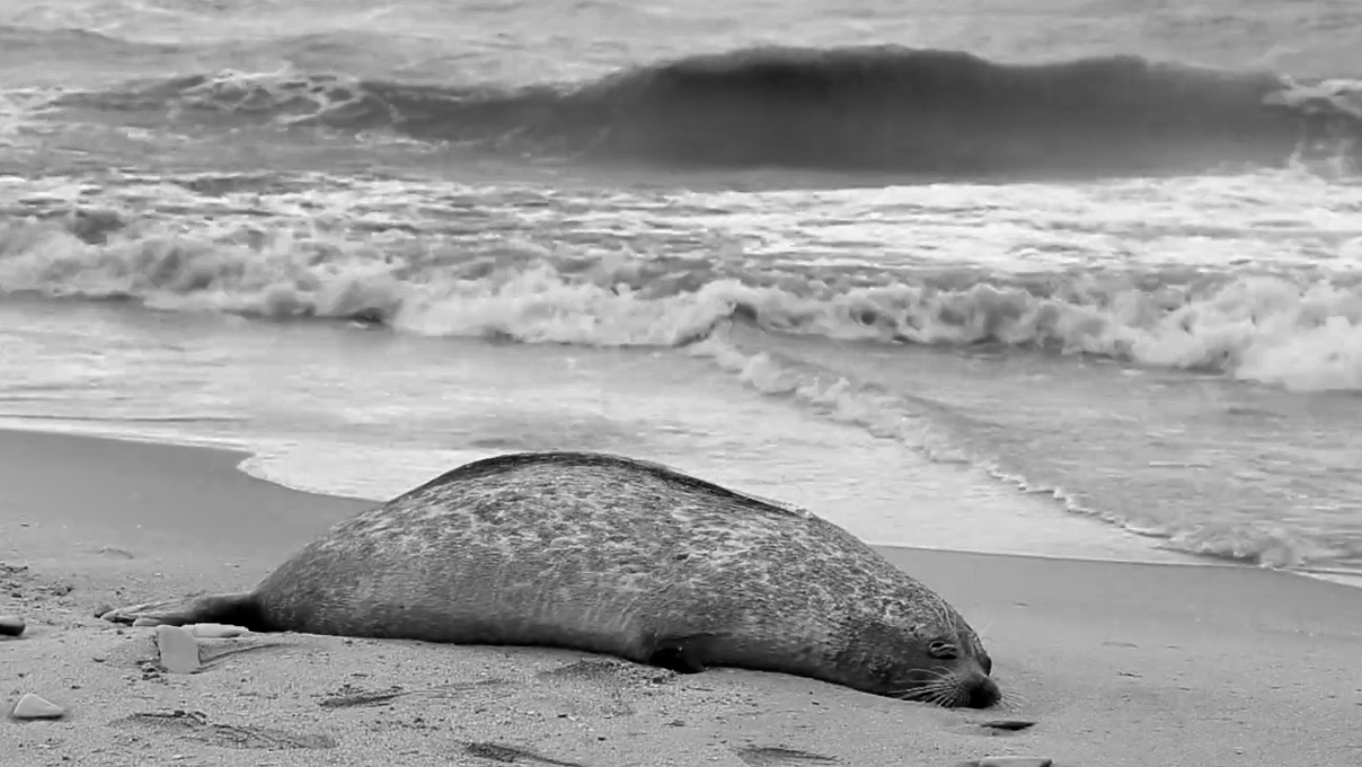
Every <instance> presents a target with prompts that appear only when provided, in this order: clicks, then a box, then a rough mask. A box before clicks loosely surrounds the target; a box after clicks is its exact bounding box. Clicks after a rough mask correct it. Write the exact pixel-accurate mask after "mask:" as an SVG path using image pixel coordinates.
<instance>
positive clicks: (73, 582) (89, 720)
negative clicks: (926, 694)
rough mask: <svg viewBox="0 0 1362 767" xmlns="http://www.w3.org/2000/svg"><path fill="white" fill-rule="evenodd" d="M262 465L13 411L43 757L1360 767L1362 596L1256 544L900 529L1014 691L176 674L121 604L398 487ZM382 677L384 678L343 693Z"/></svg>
mask: <svg viewBox="0 0 1362 767" xmlns="http://www.w3.org/2000/svg"><path fill="white" fill-rule="evenodd" d="M238 461H239V458H238V454H237V453H235V452H233V451H226V450H218V449H205V448H192V447H182V446H173V445H161V444H156V443H149V442H129V441H124V440H110V439H103V438H90V437H75V436H69V435H56V434H50V433H43V432H17V431H0V586H3V587H4V588H3V589H0V614H16V615H20V616H21V617H23V618H25V619H26V620H27V621H28V626H29V628H28V631H27V632H26V633H25V635H24V636H23V637H21V638H19V639H17V640H15V639H0V647H3V650H4V652H0V681H3V682H4V683H5V684H4V686H5V688H6V689H7V690H8V691H9V692H7V693H6V696H5V697H4V703H5V705H6V706H10V705H13V703H14V701H15V700H16V699H17V697H18V696H19V695H21V694H24V693H33V694H37V695H41V696H44V697H46V698H48V699H49V700H52V701H53V702H55V703H57V704H58V705H60V706H62V707H63V708H65V709H66V710H67V711H68V715H67V717H66V718H65V719H63V720H61V721H58V722H51V723H27V724H20V723H18V722H13V721H7V720H6V721H0V728H8V732H7V733H6V735H7V736H9V737H10V742H11V743H12V744H13V745H12V746H7V747H6V748H7V749H8V748H13V749H15V751H13V752H12V753H16V754H18V763H21V764H27V763H30V762H33V763H37V761H35V760H41V762H42V763H49V762H51V763H56V761H55V760H58V759H67V758H69V759H70V760H73V761H75V762H76V763H80V764H92V765H103V764H110V765H123V764H131V763H168V762H169V761H171V760H176V759H182V760H184V763H186V764H214V765H227V766H228V767H237V766H238V765H241V766H242V767H245V766H246V765H254V764H259V763H260V759H261V758H264V757H265V755H264V754H261V753H257V752H258V751H260V750H262V749H263V750H268V752H269V753H268V761H270V762H271V763H272V764H276V765H287V766H289V767H292V765H299V767H302V766H303V765H309V764H315V763H317V760H318V759H324V760H325V761H327V762H328V763H330V764H342V765H352V764H353V765H364V764H375V763H381V762H383V761H384V760H390V759H391V755H392V754H394V753H400V754H402V755H403V758H402V763H403V764H408V765H427V764H429V765H432V766H433V765H445V764H450V763H467V764H470V765H471V764H478V763H485V760H481V761H480V760H479V759H476V758H473V756H476V755H477V754H478V753H486V749H488V748H493V747H495V748H516V749H529V750H531V751H533V752H534V753H537V754H540V755H546V756H547V757H548V758H551V759H556V760H558V761H559V762H560V763H568V764H579V765H584V766H586V767H625V766H626V765H628V766H629V767H636V766H638V765H677V766H678V767H689V766H690V765H694V764H701V763H705V764H710V763H713V764H724V765H733V767H742V765H744V764H747V765H751V764H775V762H771V761H765V762H754V761H751V759H754V758H757V757H754V756H752V755H753V754H756V753H762V754H767V756H769V755H770V754H773V753H787V752H788V751H802V752H805V753H808V754H815V755H819V756H823V757H825V758H827V759H831V760H833V762H829V763H834V762H835V763H842V764H851V765H856V766H857V767H880V766H881V765H883V767H899V766H900V765H903V764H922V765H926V766H928V767H933V766H935V765H941V767H950V766H951V765H956V764H958V763H959V762H962V761H967V760H971V759H979V758H982V757H985V756H991V755H1009V754H1010V755H1037V756H1044V757H1049V758H1052V759H1054V760H1055V763H1056V765H1058V766H1059V767H1081V766H1082V765H1092V764H1102V765H1104V766H1105V767H1144V765H1149V764H1167V765H1189V767H1191V766H1192V765H1196V766H1197V767H1200V766H1201V765H1208V764H1214V765H1247V766H1249V767H1257V766H1258V765H1262V766H1263V767H1269V766H1270V767H1279V765H1282V764H1297V763H1301V764H1304V763H1309V764H1319V765H1340V767H1341V766H1342V765H1345V764H1349V763H1350V762H1349V761H1348V760H1350V759H1355V758H1356V756H1357V747H1358V744H1357V743H1356V741H1355V737H1354V736H1353V735H1352V733H1353V732H1354V729H1353V724H1355V722H1356V719H1357V717H1358V716H1359V715H1360V714H1362V669H1359V668H1358V667H1357V665H1356V664H1355V663H1354V662H1353V660H1354V659H1355V657H1356V653H1357V651H1358V648H1359V647H1362V594H1359V593H1358V592H1357V590H1356V589H1352V588H1347V587H1344V586H1339V585H1334V584H1329V583H1324V582H1320V581H1316V580H1313V579H1309V578H1298V577H1292V576H1290V575H1288V574H1285V573H1280V572H1274V571H1271V570H1265V569H1261V568H1252V567H1244V566H1232V565H1231V566H1220V567H1215V566H1209V567H1208V566H1200V565H1189V566H1168V565H1163V564H1142V563H1119V562H1103V561H1088V560H1063V559H1052V558H1044V557H1024V556H1012V555H996V554H970V553H961V552H946V551H937V550H927V549H906V548H893V549H883V548H882V549H880V551H881V552H882V553H884V554H885V556H887V557H888V558H889V559H890V561H892V562H893V563H894V564H896V565H898V566H900V567H902V568H903V569H905V570H906V571H907V572H909V573H911V574H912V575H913V576H914V577H915V578H917V579H919V580H921V581H922V582H923V583H925V584H927V585H928V586H929V587H931V588H933V589H935V590H936V591H938V592H939V593H941V594H942V595H943V596H944V597H945V598H946V599H947V600H948V601H950V602H951V603H952V604H953V605H954V606H955V607H956V608H957V609H959V610H960V611H961V613H962V614H963V615H965V616H966V617H967V619H968V620H969V621H970V622H971V624H972V625H974V627H975V628H976V629H977V630H978V631H979V632H980V634H981V636H982V637H983V639H984V642H985V644H986V645H987V647H988V648H989V652H990V654H991V655H992V656H993V659H994V663H995V672H994V675H995V677H996V678H997V679H998V681H999V684H1000V685H1001V686H1002V687H1003V689H1004V692H1005V695H1006V696H1007V700H1008V703H1007V705H1006V706H1004V707H1002V708H994V709H990V710H985V711H961V710H953V711H948V710H944V709H936V708H932V707H929V706H925V705H922V704H912V703H905V702H903V701H895V700H892V699H887V698H880V697H876V696H872V695H866V694H863V693H857V692H854V691H851V690H847V689H845V688H840V687H835V686H832V685H827V684H823V683H819V682H814V681H812V680H808V679H802V678H797V677H789V676H785V675H782V674H770V673H759V672H750V671H743V670H734V669H711V670H709V671H706V672H703V673H701V674H694V675H685V676H680V677H674V678H673V677H670V676H667V675H666V674H661V672H659V671H657V670H656V669H649V668H645V667H642V666H636V665H633V664H626V663H618V662H614V661H611V660H610V659H609V658H604V657H601V656H592V655H588V654H585V653H580V652H573V651H566V650H556V649H551V648H537V647H484V646H451V645H429V644H425V643H420V642H407V641H398V640H365V639H347V638H341V637H323V636H311V635H297V634H265V635H248V636H246V637H242V638H238V639H219V640H207V641H205V642H204V643H203V646H202V647H201V650H202V652H203V657H204V659H205V666H204V667H203V668H202V669H201V670H200V671H199V672H197V673H194V674H188V675H185V674H170V673H168V672H164V671H161V670H158V668H157V666H156V665H155V662H154V659H155V651H154V644H153V642H152V636H153V634H154V632H153V631H152V630H151V629H145V628H131V629H124V628H119V627H115V626H113V625H112V624H108V623H105V622H103V621H101V620H99V619H97V618H95V617H93V614H94V613H95V612H96V610H97V609H98V608H101V607H104V606H111V605H122V604H132V603H136V602H142V601H148V600H152V599H158V598H167V597H174V596H180V595H183V594H186V593H190V592H193V591H198V590H207V591H213V592H221V591H234V590H241V589H249V588H250V587H251V586H253V585H254V583H255V582H257V581H258V580H259V579H260V578H261V577H263V575H264V574H266V573H267V572H269V571H270V570H271V569H273V568H274V567H275V566H276V565H278V564H279V563H280V561H282V560H283V558H285V557H286V556H287V555H288V553H289V552H290V551H291V550H292V549H294V548H296V547H297V546H299V545H301V544H302V543H304V542H306V541H308V540H311V539H312V538H313V537H315V536H316V535H317V534H319V533H320V532H321V531H322V530H324V529H325V528H327V527H329V526H330V525H331V524H333V523H334V522H336V521H338V520H340V519H343V518H345V517H348V516H350V515H352V514H354V513H355V512H356V511H358V510H360V509H362V508H369V507H371V506H372V505H373V504H372V502H370V501H356V500H353V499H342V498H332V497H327V496H319V495H314V494H309V493H303V492H300V491H293V490H288V489H286V488H282V487H280V486H277V485H274V484H271V483H269V482H266V481H264V480H260V479H256V478H253V477H250V476H247V475H245V474H243V473H241V472H239V471H236V469H235V466H236V464H237V462H238ZM73 477H74V478H78V481H73ZM660 674H661V675H660ZM356 694H373V695H378V696H379V697H380V698H381V700H380V701H379V702H378V703H374V704H373V705H354V706H351V705H348V704H341V703H336V702H335V701H338V700H348V699H349V698H350V697H353V696H354V695H356ZM383 696H387V697H383ZM328 701H330V702H328ZM177 710H179V711H181V712H184V711H189V712H194V714H193V715H192V716H190V715H187V714H180V715H176V714H173V712H174V711H177ZM168 712H170V713H168ZM166 717H171V718H170V719H166ZM999 718H1005V719H1024V720H1028V721H1034V722H1036V725H1035V726H1034V727H1032V728H1030V729H1028V730H1024V731H1021V732H1017V733H1009V734H1007V735H1003V736H1000V735H997V734H995V733H993V732H992V731H985V730H984V728H982V727H980V726H979V724H978V723H980V722H985V721H989V720H995V719H999ZM840 733H845V735H844V736H839V735H838V734H840ZM228 735H230V738H229V737H228ZM479 749H482V750H481V751H479ZM318 750H323V751H324V752H325V753H314V752H317V751H318ZM460 754H462V755H464V756H467V757H468V758H467V760H466V761H465V762H460V761H459V756H460ZM470 755H471V756H470Z"/></svg>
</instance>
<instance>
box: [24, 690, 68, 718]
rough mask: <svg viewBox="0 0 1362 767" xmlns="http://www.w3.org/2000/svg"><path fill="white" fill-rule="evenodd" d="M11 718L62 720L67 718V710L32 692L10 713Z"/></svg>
mask: <svg viewBox="0 0 1362 767" xmlns="http://www.w3.org/2000/svg"><path fill="white" fill-rule="evenodd" d="M10 716H11V717H13V718H15V719H61V718H62V717H63V716H66V710H65V709H63V708H62V707H61V706H58V705H57V704H56V703H53V702H52V701H50V700H47V699H45V698H40V697H38V696H37V695H34V694H33V693H31V692H30V693H26V694H25V695H24V697H22V698H20V699H19V702H18V703H16V704H14V710H13V711H11V712H10Z"/></svg>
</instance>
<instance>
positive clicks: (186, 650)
mask: <svg viewBox="0 0 1362 767" xmlns="http://www.w3.org/2000/svg"><path fill="white" fill-rule="evenodd" d="M156 649H157V650H158V651H160V653H161V666H162V667H163V668H165V670H166V671H169V672H170V673H172V674H192V673H194V672H195V671H198V669H199V665H200V660H199V643H198V642H197V641H196V640H195V639H194V634H193V632H191V631H189V630H188V629H184V628H180V627H179V626H157V627H156Z"/></svg>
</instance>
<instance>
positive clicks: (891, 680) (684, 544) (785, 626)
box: [105, 452, 998, 706]
mask: <svg viewBox="0 0 1362 767" xmlns="http://www.w3.org/2000/svg"><path fill="white" fill-rule="evenodd" d="M105 617H107V618H108V619H110V620H115V621H122V622H128V621H132V620H135V619H136V618H139V617H141V618H149V619H151V620H155V621H158V622H165V623H188V622H194V621H208V620H212V621H223V622H234V623H239V624H242V625H246V626H247V627H249V628H253V629H256V630H289V631H301V632H308V633H317V634H337V635H344V636H366V637H392V638H406V639H423V640H427V641H432V642H454V643H461V644H532V645H549V646H559V647H572V648H578V649H582V650H589V651H595V652H602V653H610V654H614V655H618V656H621V657H624V658H628V659H631V660H635V661H639V662H644V663H653V664H656V665H662V666H667V667H669V668H673V669H676V670H680V671H698V670H701V669H702V668H704V667H705V666H708V665H714V666H738V667H745V668H754V669H764V670H771V671H783V672H787V673H791V674H798V675H802V676H809V677H814V678H818V679H823V680H826V681H829V682H834V683H838V684H844V685H847V686H850V687H853V688H856V689H860V690H866V691H868V692H875V693H880V694H885V695H894V696H898V697H906V698H915V699H923V700H932V701H934V702H938V703H943V704H946V705H974V706H987V705H991V704H992V703H993V702H995V701H996V700H997V698H998V690H997V687H996V685H994V684H993V682H992V681H991V680H989V679H988V676H987V675H988V672H989V670H990V665H991V663H990V661H989V658H988V655H987V654H986V653H985V652H984V649H983V647H982V646H981V644H980V642H979V639H978V637H977V636H976V635H975V633H974V631H973V630H972V629H971V628H970V627H969V625H968V624H966V623H965V621H964V619H962V618H961V617H960V616H959V614H957V613H956V611H955V610H954V609H952V608H951V607H950V605H948V604H946V602H945V601H944V600H943V599H942V598H941V597H940V596H938V595H937V594H935V593H934V592H932V591H931V590H929V589H928V588H926V587H925V586H923V585H922V584H920V583H918V582H917V581H915V580H913V579H912V578H909V577H908V576H907V575H905V574H904V573H903V572H902V571H900V570H899V569H897V568H895V567H894V566H893V565H891V564H889V562H888V561H886V560H885V559H884V558H883V557H881V556H880V555H879V554H878V553H876V552H875V551H874V550H873V549H871V548H870V547H869V546H867V545H866V544H864V543H862V542H861V541H860V540H858V539H856V538H855V537H853V536H852V535H851V534H849V533H847V532H846V531H845V530H843V529H841V528H840V527H837V526H836V525H833V524H832V523H830V522H827V521H825V520H823V519H820V518H819V517H817V516H814V515H812V514H809V513H807V512H803V511H800V510H797V509H792V508H783V507H780V506H776V505H773V504H771V503H768V502H765V501H761V500H758V499H756V498H753V497H750V496H746V495H742V494H740V493H736V492H734V491H732V490H728V489H726V488H723V487H720V486H718V485H715V484H712V483H709V482H705V481H703V480H700V479H697V478H695V477H691V476H688V475H685V474H682V473H680V472H677V471H674V470H672V469H669V468H666V467H664V466H660V465H657V464H652V463H647V462H644V461H638V460H633V459H629V458H623V457H619V456H611V455H602V454H592V453H564V452H558V453H521V454H514V455H505V456H500V457H496V458H490V459H487V460H482V461H476V462H473V463H470V464H467V465H465V466H461V467H459V468H457V469H455V470H453V471H451V472H449V473H447V474H444V475H443V476H441V477H438V478H436V479H434V480H432V481H431V482H428V483H426V484H425V485H422V486H421V487H418V488H416V489H415V490H412V491H410V492H407V493H405V494H403V495H401V496H399V497H398V498H395V499H394V500H392V501H390V502H388V503H387V504H384V505H383V506H380V507H378V508H376V509H373V510H370V511H367V512H364V513H362V514H359V515H358V516H356V517H354V518H352V519H350V520H348V521H346V522H343V523H341V524H340V525H338V526H336V527H335V528H334V529H332V530H331V532H329V533H328V534H326V535H324V536H323V537H321V538H320V539H318V540H316V541H314V542H313V543H311V544H309V545H308V546H306V547H305V548H303V549H302V550H301V551H300V552H298V553H297V554H296V555H295V556H293V557H292V558H291V559H289V560H288V561H287V562H285V563H284V564H283V565H282V566H281V567H280V568H279V569H278V570H276V571H275V572H274V573H273V574H271V575H270V576H269V577H267V578H266V579H265V580H264V581H263V582H262V583H261V584H260V585H259V586H258V587H257V588H256V589H255V591H253V592H251V593H250V594H241V595H228V596H218V597H202V598H198V599H190V600H178V601H173V602H164V603H155V604H150V605H139V606H136V607H130V608H125V609H121V610H116V611H114V612H112V613H110V614H109V615H107V616H105Z"/></svg>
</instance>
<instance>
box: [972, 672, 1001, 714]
mask: <svg viewBox="0 0 1362 767" xmlns="http://www.w3.org/2000/svg"><path fill="white" fill-rule="evenodd" d="M1002 697H1003V694H1002V691H1001V690H999V689H998V685H997V683H995V682H994V681H993V680H992V679H989V678H988V677H980V678H979V680H978V681H977V682H976V683H975V684H974V685H973V686H971V687H970V691H969V702H968V703H966V704H965V705H967V706H969V707H970V708H988V707H989V706H992V705H993V704H995V703H997V702H998V701H999V700H1000V699H1001V698H1002Z"/></svg>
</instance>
